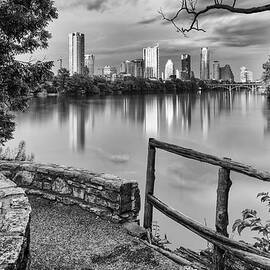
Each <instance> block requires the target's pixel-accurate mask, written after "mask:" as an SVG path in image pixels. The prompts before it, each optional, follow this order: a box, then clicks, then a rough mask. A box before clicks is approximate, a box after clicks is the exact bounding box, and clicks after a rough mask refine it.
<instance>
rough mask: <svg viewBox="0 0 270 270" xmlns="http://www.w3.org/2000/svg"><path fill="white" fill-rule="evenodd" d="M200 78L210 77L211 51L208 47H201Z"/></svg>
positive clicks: (207, 78)
mask: <svg viewBox="0 0 270 270" xmlns="http://www.w3.org/2000/svg"><path fill="white" fill-rule="evenodd" d="M200 79H201V80H209V79H210V52H209V49H208V48H201V63H200Z"/></svg>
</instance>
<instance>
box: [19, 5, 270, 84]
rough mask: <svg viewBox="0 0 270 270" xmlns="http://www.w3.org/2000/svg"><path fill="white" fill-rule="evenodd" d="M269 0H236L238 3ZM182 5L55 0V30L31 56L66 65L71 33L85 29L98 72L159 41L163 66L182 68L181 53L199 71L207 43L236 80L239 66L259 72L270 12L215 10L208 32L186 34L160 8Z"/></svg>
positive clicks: (267, 50)
mask: <svg viewBox="0 0 270 270" xmlns="http://www.w3.org/2000/svg"><path fill="white" fill-rule="evenodd" d="M209 2H212V1H211V0H198V5H199V7H203V6H205V5H206V4H207V3H209ZM224 2H227V3H231V0H224ZM254 2H255V4H254ZM267 2H268V1H267V0H256V1H254V0H238V6H243V7H252V6H254V5H258V6H259V5H263V4H265V3H267ZM179 4H180V1H179V0H55V5H56V7H57V8H58V13H59V18H58V19H57V20H55V21H53V22H51V23H50V24H49V26H48V29H49V31H50V32H51V34H52V38H51V40H50V42H49V48H48V49H46V50H42V51H37V52H35V53H34V55H33V56H32V57H33V58H34V59H46V60H53V61H55V70H56V69H57V68H58V67H59V63H58V62H57V59H59V58H62V59H63V65H64V67H66V68H68V33H70V32H81V33H84V34H85V39H86V53H91V54H92V53H93V54H94V55H95V56H96V66H97V68H96V71H97V72H99V71H100V70H101V68H102V67H103V66H104V65H113V66H116V67H119V66H120V63H121V62H122V61H124V60H132V59H136V58H142V48H143V47H145V46H147V47H148V46H152V45H154V44H156V43H159V45H160V56H161V66H160V68H161V71H163V70H164V66H165V62H166V61H167V60H168V59H172V60H173V62H174V64H175V66H176V68H180V54H182V53H189V54H191V59H192V70H194V72H195V75H196V76H199V60H200V48H201V47H209V49H210V52H211V61H214V60H219V61H220V63H221V65H225V64H230V65H231V67H232V70H233V73H234V75H235V79H236V80H239V73H240V67H241V66H246V67H247V68H248V69H249V70H251V71H253V72H254V79H259V78H260V77H261V74H262V64H263V63H264V62H265V61H266V60H267V58H268V55H269V54H270V27H269V21H270V12H264V13H259V14H251V15H241V14H233V13H229V12H221V11H218V12H217V11H215V12H211V13H210V14H207V15H206V16H204V17H202V18H201V20H200V26H201V27H203V28H204V29H205V30H206V32H197V31H194V32H191V33H189V34H188V36H187V37H184V36H183V35H182V34H181V33H177V32H176V29H175V28H174V27H173V26H172V25H171V24H170V23H166V21H164V20H162V17H161V15H160V14H159V13H158V11H159V10H160V9H162V10H163V12H164V13H165V14H166V15H168V16H170V15H172V14H174V13H175V12H176V11H177V9H178V7H179ZM185 23H187V21H186V20H185V22H184V24H185ZM27 57H28V58H29V55H27V56H23V58H27ZM211 66H212V64H211Z"/></svg>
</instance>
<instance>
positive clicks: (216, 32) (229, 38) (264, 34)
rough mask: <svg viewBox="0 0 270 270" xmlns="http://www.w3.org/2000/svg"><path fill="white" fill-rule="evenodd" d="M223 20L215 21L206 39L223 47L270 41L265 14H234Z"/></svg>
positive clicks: (251, 44)
mask: <svg viewBox="0 0 270 270" xmlns="http://www.w3.org/2000/svg"><path fill="white" fill-rule="evenodd" d="M244 16H245V15H244ZM223 21H224V23H217V22H215V21H213V22H214V23H215V26H214V27H213V30H212V33H211V35H209V36H207V37H205V38H204V41H207V42H208V43H209V44H214V45H215V46H223V47H250V46H260V45H265V44H268V43H269V34H270V29H269V24H268V20H267V19H266V18H265V17H264V16H260V17H258V16H257V17H255V16H250V17H243V15H232V16H228V17H227V19H226V21H225V20H223ZM200 40H201V39H200Z"/></svg>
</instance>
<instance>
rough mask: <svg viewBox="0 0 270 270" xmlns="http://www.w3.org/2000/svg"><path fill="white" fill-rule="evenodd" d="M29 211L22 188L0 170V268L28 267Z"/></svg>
mask: <svg viewBox="0 0 270 270" xmlns="http://www.w3.org/2000/svg"><path fill="white" fill-rule="evenodd" d="M30 213H31V207H30V204H29V202H28V199H27V197H26V195H25V193H24V191H23V189H22V188H19V187H17V186H16V184H15V183H14V182H12V181H10V180H9V179H7V178H6V177H5V176H4V175H2V174H0V270H13V269H14V270H15V269H16V270H27V269H30V255H29V243H30Z"/></svg>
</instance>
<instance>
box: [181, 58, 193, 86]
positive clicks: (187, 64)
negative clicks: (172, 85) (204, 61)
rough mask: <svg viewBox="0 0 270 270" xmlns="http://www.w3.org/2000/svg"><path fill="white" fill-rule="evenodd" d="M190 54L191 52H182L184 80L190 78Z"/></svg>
mask: <svg viewBox="0 0 270 270" xmlns="http://www.w3.org/2000/svg"><path fill="white" fill-rule="evenodd" d="M190 62H191V61H190V55H189V54H182V55H181V68H182V70H181V79H182V80H184V81H185V80H190V72H191V65H190Z"/></svg>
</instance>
